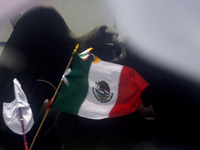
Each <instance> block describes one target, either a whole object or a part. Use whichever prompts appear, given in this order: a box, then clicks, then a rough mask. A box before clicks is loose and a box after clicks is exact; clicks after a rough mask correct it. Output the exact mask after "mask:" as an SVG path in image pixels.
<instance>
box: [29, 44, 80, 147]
mask: <svg viewBox="0 0 200 150" xmlns="http://www.w3.org/2000/svg"><path fill="white" fill-rule="evenodd" d="M78 48H79V44H77V45H76V46H75V49H74V51H73V53H72V56H71V58H70V60H69V63H68V65H67V67H66V69H65V72H66V71H67V70H68V68H69V66H70V64H71V62H72V59H73V55H74V54H75V53H76V52H77V49H78ZM65 72H64V73H65ZM61 84H62V80H60V83H59V84H58V87H57V89H56V91H55V93H54V95H53V98H52V100H51V104H52V103H53V101H54V99H55V97H56V95H57V93H58V90H59V88H60V86H61ZM49 110H50V108H49V109H48V110H47V111H46V113H45V115H44V117H43V119H42V122H41V123H40V126H39V128H38V130H37V132H36V134H35V137H34V138H33V141H32V143H31V146H30V149H29V150H31V149H32V147H33V144H34V142H35V140H36V138H37V135H38V133H39V132H40V129H41V127H42V125H43V123H44V121H45V119H46V117H47V114H48V113H49Z"/></svg>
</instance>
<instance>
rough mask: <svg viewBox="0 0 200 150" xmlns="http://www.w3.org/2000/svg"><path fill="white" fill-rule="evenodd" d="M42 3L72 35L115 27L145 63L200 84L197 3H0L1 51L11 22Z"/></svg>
mask: <svg viewBox="0 0 200 150" xmlns="http://www.w3.org/2000/svg"><path fill="white" fill-rule="evenodd" d="M43 2H47V3H50V4H52V5H53V6H54V7H55V8H56V9H57V10H58V11H59V12H60V13H61V15H62V16H63V18H64V19H65V21H66V23H67V25H68V26H69V27H70V29H71V30H72V31H73V32H74V33H75V34H76V35H78V36H79V35H83V34H84V33H87V32H88V31H90V30H91V29H93V28H94V27H95V26H97V25H102V24H106V25H109V26H113V25H115V26H116V27H117V30H118V32H119V35H120V38H125V37H127V36H128V37H129V38H131V39H132V43H133V45H134V46H135V47H137V48H136V49H135V53H137V54H138V55H140V56H141V57H143V58H144V59H145V60H146V61H149V62H150V63H153V64H156V65H159V66H160V67H162V68H166V69H168V70H170V71H173V72H175V73H177V74H181V75H182V76H184V77H187V78H190V79H192V80H194V81H198V82H200V79H199V74H200V69H199V66H200V59H199V56H200V50H199V49H200V42H199V40H200V19H199V18H200V2H199V1H198V0H193V1H190V0H173V1H165V0H151V1H148V0H134V1H133V0H101V1H96V0H73V1H72V0H56V1H55V0H29V1H26V0H15V1H12V0H0V3H1V5H0V42H1V43H0V52H1V51H2V47H3V45H4V42H6V41H7V39H8V38H9V36H10V34H11V32H12V25H11V23H10V21H9V19H10V18H11V17H13V16H15V15H16V14H18V13H20V14H23V13H24V11H26V10H27V9H28V8H30V7H32V6H33V5H36V4H39V3H43Z"/></svg>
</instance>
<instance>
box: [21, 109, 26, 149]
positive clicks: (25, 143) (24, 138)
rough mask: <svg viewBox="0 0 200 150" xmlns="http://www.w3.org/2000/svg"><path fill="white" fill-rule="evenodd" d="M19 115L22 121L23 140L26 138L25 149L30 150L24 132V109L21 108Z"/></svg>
mask: <svg viewBox="0 0 200 150" xmlns="http://www.w3.org/2000/svg"><path fill="white" fill-rule="evenodd" d="M19 115H20V121H21V125H22V133H23V138H24V147H25V150H28V143H27V140H26V133H25V130H24V121H23V120H24V119H23V116H22V109H21V107H20V108H19Z"/></svg>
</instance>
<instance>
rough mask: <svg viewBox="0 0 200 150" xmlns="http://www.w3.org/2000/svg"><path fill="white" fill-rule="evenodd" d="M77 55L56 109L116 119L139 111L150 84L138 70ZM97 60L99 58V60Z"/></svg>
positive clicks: (56, 103)
mask: <svg viewBox="0 0 200 150" xmlns="http://www.w3.org/2000/svg"><path fill="white" fill-rule="evenodd" d="M81 56H83V55H79V56H77V55H75V56H74V59H73V64H72V65H73V67H72V70H71V72H70V73H69V74H68V75H67V76H65V78H67V80H68V84H67V85H66V84H65V83H64V82H63V83H62V85H61V90H60V94H59V96H58V98H57V100H56V101H55V103H53V105H52V108H53V109H56V110H59V111H63V112H67V113H72V114H75V115H79V116H82V117H85V118H90V119H103V118H113V117H119V116H123V115H127V114H130V113H133V112H135V111H136V110H137V109H138V108H139V107H140V105H141V103H142V100H141V94H142V91H143V90H144V89H145V88H146V87H147V86H148V85H149V84H148V82H146V81H145V80H144V79H143V78H142V77H141V76H140V75H139V74H138V73H137V72H136V71H135V70H134V69H132V68H130V67H126V66H122V65H118V64H114V63H109V62H106V61H102V60H100V59H98V58H97V57H95V56H91V55H88V56H87V58H85V57H84V59H81ZM95 58H96V59H95Z"/></svg>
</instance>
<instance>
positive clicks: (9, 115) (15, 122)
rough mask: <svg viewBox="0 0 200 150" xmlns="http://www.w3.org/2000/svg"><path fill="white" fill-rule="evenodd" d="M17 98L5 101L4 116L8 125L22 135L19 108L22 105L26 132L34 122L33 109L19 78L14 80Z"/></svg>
mask: <svg viewBox="0 0 200 150" xmlns="http://www.w3.org/2000/svg"><path fill="white" fill-rule="evenodd" d="M13 83H14V92H15V99H14V100H13V101H12V102H11V103H5V102H4V103H3V118H4V121H5V123H6V125H7V126H8V127H9V128H10V129H11V130H12V131H13V132H15V133H17V134H20V135H22V134H23V132H22V126H21V121H20V114H19V108H20V107H21V110H22V116H23V123H24V130H25V133H27V132H28V131H30V129H31V128H32V126H33V124H34V120H33V114H32V110H31V108H30V107H29V106H30V105H29V104H28V101H27V98H26V95H25V93H24V91H23V90H22V89H21V85H20V83H19V81H18V80H17V79H14V80H13Z"/></svg>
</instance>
